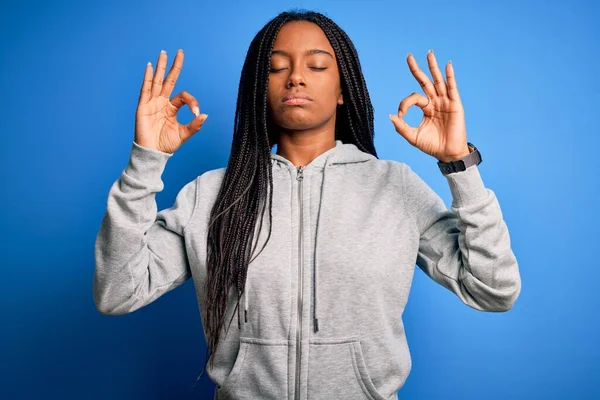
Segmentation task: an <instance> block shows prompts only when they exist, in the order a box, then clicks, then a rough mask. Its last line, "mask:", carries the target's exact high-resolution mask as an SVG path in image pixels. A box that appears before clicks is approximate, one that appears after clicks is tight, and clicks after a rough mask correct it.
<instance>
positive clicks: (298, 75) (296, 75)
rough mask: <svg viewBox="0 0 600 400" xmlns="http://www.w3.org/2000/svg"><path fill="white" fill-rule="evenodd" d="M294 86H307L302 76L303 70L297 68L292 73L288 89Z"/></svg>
mask: <svg viewBox="0 0 600 400" xmlns="http://www.w3.org/2000/svg"><path fill="white" fill-rule="evenodd" d="M294 86H306V83H305V82H304V76H303V75H302V68H300V67H295V68H293V69H292V71H291V72H290V76H289V77H288V82H287V87H288V89H289V88H291V87H294Z"/></svg>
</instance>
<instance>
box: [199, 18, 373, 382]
mask: <svg viewBox="0 0 600 400" xmlns="http://www.w3.org/2000/svg"><path fill="white" fill-rule="evenodd" d="M291 21H309V22H313V23H315V24H317V25H318V26H319V27H320V28H321V29H322V30H323V32H324V33H325V35H326V36H327V38H328V40H329V42H330V43H331V46H332V48H333V50H334V52H335V56H336V58H337V63H338V68H339V71H340V82H341V87H342V93H343V96H344V104H343V105H341V106H339V107H338V109H337V114H338V115H337V118H336V126H335V139H336V140H341V141H342V142H344V143H352V144H354V145H356V147H357V148H359V149H360V150H362V151H364V152H367V153H370V154H372V155H374V156H375V157H377V154H376V151H375V147H374V144H373V138H374V129H373V106H372V104H371V100H370V97H369V93H368V91H367V86H366V83H365V80H364V77H363V74H362V70H361V66H360V62H359V59H358V54H357V52H356V49H355V48H354V45H353V44H352V41H351V40H350V38H349V37H348V35H347V34H346V33H345V32H344V31H343V30H342V29H341V28H340V27H339V26H338V25H337V24H336V23H335V22H333V21H332V20H331V19H329V18H328V17H326V16H324V15H323V14H320V13H317V12H313V11H287V12H282V13H281V14H279V15H278V16H276V17H275V18H273V19H272V20H270V21H269V22H268V23H267V24H266V25H265V26H264V27H263V28H262V29H261V30H260V31H259V32H258V33H257V34H256V36H255V37H254V39H253V40H252V42H251V43H250V47H249V49H248V52H247V55H246V60H245V62H244V66H243V68H242V73H241V78H240V83H239V89H238V97H237V105H236V114H235V121H234V133H233V141H232V145H231V154H230V157H229V162H228V164H227V167H226V169H225V175H224V178H223V181H222V184H221V188H220V191H219V194H218V196H217V199H216V201H215V203H214V205H213V208H212V211H211V215H210V222H209V227H208V237H207V259H206V265H207V280H206V287H205V290H204V296H205V298H204V301H205V305H206V315H205V318H204V328H205V331H206V336H207V344H208V347H207V359H208V353H209V352H210V353H211V354H214V352H215V351H216V349H217V345H218V343H219V339H220V334H221V330H222V329H223V327H224V325H225V314H226V310H227V304H228V299H229V295H230V287H231V286H235V290H236V293H237V298H238V300H237V302H238V306H237V307H236V310H237V309H238V308H239V299H240V298H241V296H242V294H243V291H244V286H245V281H246V274H247V270H248V265H249V264H250V263H251V262H252V260H253V259H251V256H252V255H253V254H254V252H255V250H256V245H255V247H254V248H253V249H252V250H251V247H252V242H253V238H254V233H255V226H256V223H257V220H259V222H260V226H259V229H258V232H260V228H261V227H262V221H263V218H264V213H265V210H266V207H265V205H266V197H267V194H269V196H268V205H269V207H268V210H269V221H271V220H272V212H271V207H272V202H273V190H272V189H273V176H272V164H271V158H270V154H271V150H272V148H273V146H274V145H275V144H277V143H278V130H277V126H275V124H273V123H272V121H271V119H270V117H269V115H268V112H267V89H268V83H269V71H270V64H271V52H272V49H273V43H274V42H275V38H276V36H277V33H278V32H279V30H280V29H281V27H282V26H283V25H284V24H285V23H287V22H291ZM259 214H260V219H259ZM270 226H271V224H269V234H268V237H267V240H266V242H268V240H269V238H270V237H271V228H270ZM266 242H265V245H266ZM263 248H264V245H263V247H262V248H261V251H262V249H263ZM259 253H260V252H259ZM234 314H235V311H234ZM231 320H233V315H232V319H231ZM231 320H230V321H229V325H231ZM239 321H240V315H239V312H238V324H239V323H240V322H239ZM229 325H228V327H227V329H226V330H225V334H226V332H227V330H228V329H229ZM213 361H214V360H213V359H211V365H212V363H213ZM203 373H204V372H203Z"/></svg>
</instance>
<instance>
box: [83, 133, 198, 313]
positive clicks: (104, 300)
mask: <svg viewBox="0 0 600 400" xmlns="http://www.w3.org/2000/svg"><path fill="white" fill-rule="evenodd" d="M171 156H172V153H164V152H161V151H158V150H154V149H149V148H146V147H142V146H140V145H138V144H137V143H136V142H133V144H132V149H131V153H130V156H129V162H128V164H127V166H126V167H125V169H124V170H123V171H122V173H121V175H120V177H119V178H118V179H117V181H116V182H114V183H113V184H112V186H111V188H110V191H109V193H108V201H107V208H106V212H105V214H104V217H103V219H102V222H101V225H100V230H99V232H98V235H97V237H96V242H95V263H96V264H95V271H94V279H93V296H94V302H95V305H96V308H97V309H98V311H99V312H100V313H102V314H111V315H121V314H126V313H130V312H133V311H135V310H137V309H139V308H141V307H143V306H145V305H147V304H149V303H151V302H153V301H154V300H156V299H157V298H158V297H160V296H161V295H163V294H164V293H166V292H168V291H170V290H172V289H175V288H176V287H178V286H180V285H181V284H183V283H184V282H185V281H186V280H187V279H188V278H189V277H190V276H191V272H190V267H189V264H188V258H187V254H186V249H185V241H184V233H185V227H186V224H187V223H188V221H189V220H190V219H191V216H192V214H193V212H194V208H195V203H196V183H197V182H196V181H197V179H195V180H193V181H191V182H189V183H188V184H186V185H185V186H184V187H183V188H182V189H181V191H180V192H179V193H178V194H177V197H176V200H175V204H174V205H173V206H172V207H171V208H167V209H164V210H162V211H160V212H157V205H156V200H155V195H156V193H157V192H160V191H162V190H163V187H164V185H163V182H162V180H161V176H162V173H163V171H164V169H165V165H166V163H167V161H168V159H169V158H170V157H171Z"/></svg>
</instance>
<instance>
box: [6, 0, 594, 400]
mask: <svg viewBox="0 0 600 400" xmlns="http://www.w3.org/2000/svg"><path fill="white" fill-rule="evenodd" d="M290 7H302V8H309V9H314V10H317V11H321V12H324V13H326V14H327V15H329V16H330V17H331V18H333V19H334V21H336V22H337V23H338V24H339V25H340V26H341V27H342V28H343V29H345V30H346V32H347V33H348V34H349V36H350V37H351V38H352V40H353V41H354V43H355V45H356V47H357V49H358V51H359V56H360V58H361V62H362V65H363V68H364V73H365V76H366V80H367V83H368V87H369V90H370V93H371V97H372V101H373V104H374V107H375V128H376V136H375V137H376V140H375V141H376V143H375V144H376V148H377V150H378V152H379V156H380V158H384V159H394V160H399V161H403V162H406V163H408V164H409V165H411V167H412V168H413V169H414V170H415V171H416V172H417V173H418V174H419V175H420V176H421V177H422V178H423V179H424V180H425V181H426V182H427V183H428V184H429V185H430V186H431V187H432V188H433V189H434V190H435V191H436V192H437V193H438V194H439V195H440V196H441V197H442V198H443V199H444V200H445V202H446V204H447V205H449V204H450V202H451V197H450V190H449V187H448V185H447V182H446V180H445V178H443V176H442V175H441V174H440V171H439V170H438V168H437V166H436V163H435V160H434V159H433V158H432V157H431V156H429V155H426V154H425V153H422V152H420V151H419V150H418V149H416V148H413V147H412V146H410V145H409V144H408V143H407V142H406V141H405V140H404V139H403V138H402V137H401V136H400V135H399V134H397V133H396V132H395V131H394V129H393V127H392V124H391V122H390V121H389V119H388V114H389V113H391V112H395V111H396V110H397V107H398V104H399V102H400V101H401V100H402V99H403V98H404V97H406V96H408V95H409V94H410V93H412V92H414V91H419V92H420V87H419V85H418V83H417V81H416V80H415V79H414V77H413V76H412V74H411V73H410V71H409V69H408V66H407V64H406V61H405V59H406V54H407V52H409V51H410V52H412V53H413V54H414V55H415V56H416V58H417V61H418V62H419V65H420V66H421V67H422V68H423V69H424V70H425V71H426V73H427V74H428V76H430V75H429V71H428V69H427V63H426V58H425V56H426V53H427V50H428V49H429V48H433V49H434V51H435V53H436V56H437V58H438V61H439V63H440V65H444V64H445V63H446V62H447V61H448V60H449V59H451V60H452V61H453V65H454V68H455V72H456V79H457V82H458V87H459V91H460V94H461V97H462V100H463V105H464V107H465V112H466V120H467V139H468V140H469V141H471V142H473V143H475V144H476V145H477V146H478V147H479V149H480V150H481V152H482V155H483V159H484V161H483V163H482V164H481V165H480V171H481V174H482V177H483V179H484V182H485V184H486V186H487V187H488V188H490V189H492V190H494V192H495V194H496V196H497V197H498V199H499V202H500V205H501V207H502V211H503V215H504V219H505V221H506V223H507V225H508V227H509V231H510V234H511V241H512V245H513V250H514V252H515V254H516V255H517V258H518V261H519V266H520V271H521V276H522V282H523V286H522V293H521V296H520V298H519V299H518V300H517V303H516V304H515V306H514V308H513V309H512V310H511V311H510V312H508V313H501V314H495V313H481V312H477V311H475V310H473V309H470V308H469V307H467V306H465V305H464V304H462V303H461V302H460V301H459V300H458V298H456V297H455V296H454V295H453V294H452V293H451V292H449V291H447V290H446V289H444V288H443V287H441V286H440V285H437V284H435V283H434V282H433V281H432V280H430V279H429V278H427V277H426V276H425V274H423V273H422V272H421V271H417V273H416V276H415V281H414V284H413V287H412V291H411V294H410V300H409V303H408V307H407V309H406V313H405V315H404V318H405V323H406V331H407V336H408V340H409V345H410V349H411V352H412V357H413V369H412V372H411V374H410V376H409V378H408V380H407V382H406V384H405V386H404V387H403V388H402V389H401V391H400V397H401V398H403V399H533V398H544V399H565V398H569V399H591V398H599V397H600V387H599V386H598V385H597V382H595V380H596V379H597V378H598V376H599V375H600V367H599V366H598V364H599V361H600V349H599V346H598V342H597V341H598V339H599V338H600V324H599V321H598V315H599V311H598V309H599V305H600V304H599V300H600V296H599V295H598V292H599V290H598V287H597V285H598V281H599V279H600V273H599V272H598V271H599V267H600V265H599V262H598V240H597V239H598V234H597V232H598V226H599V223H600V220H599V212H598V206H599V205H600V202H599V201H598V195H599V189H600V187H599V184H600V179H599V178H598V174H599V172H598V163H597V161H596V160H597V159H598V148H599V145H600V141H599V139H598V136H599V135H598V128H597V126H598V121H597V118H598V115H599V113H598V104H600V83H599V79H598V74H597V66H598V61H599V60H598V47H597V46H598V42H599V39H600V35H599V28H598V24H597V21H598V18H599V17H600V13H599V6H598V3H594V2H592V1H570V2H567V1H529V2H518V1H503V2H485V3H484V2H476V1H428V2H417V1H412V2H408V1H379V2H377V1H371V2H366V1H364V2H359V1H339V2H334V1H324V0H321V1H299V2H296V3H292V2H285V1H262V2H260V3H258V2H254V3H252V2H244V3H241V2H240V3H236V2H200V1H185V0H180V1H177V2H171V3H168V2H158V1H155V2H126V3H125V2H123V3H121V2H116V1H103V2H93V3H87V2H86V3H85V4H84V2H75V1H71V2H65V1H56V2H32V1H19V2H16V1H12V2H10V1H4V2H3V3H2V6H0V30H1V45H2V55H1V57H2V62H1V67H0V68H1V74H0V83H1V84H0V87H1V88H2V96H0V110H1V111H0V113H1V115H2V119H1V122H2V127H1V130H0V132H2V133H1V134H2V141H1V143H0V146H1V148H2V157H1V159H0V162H1V163H2V166H1V168H0V170H1V171H2V192H3V193H4V194H3V195H2V196H1V201H2V204H1V207H0V209H1V210H2V215H1V217H2V224H1V226H0V229H1V241H0V243H1V246H2V254H3V257H2V261H1V264H2V266H1V268H0V274H1V276H0V279H1V282H2V290H0V307H1V326H2V328H1V329H0V335H1V336H0V346H1V356H0V359H1V360H2V361H1V362H0V368H1V371H0V383H1V384H0V398H3V399H34V398H47V399H53V398H62V399H67V398H68V399H84V398H85V399H105V398H109V397H110V398H112V399H142V398H143V399H166V398H181V399H185V398H190V399H191V398H210V395H211V394H212V389H213V384H212V383H211V382H210V380H209V379H208V376H207V375H205V376H204V377H203V378H202V379H201V380H200V381H199V382H198V384H197V385H196V386H193V384H194V382H195V379H196V377H197V376H198V374H199V373H200V372H201V371H202V368H203V363H204V356H205V348H206V347H205V346H206V343H205V339H204V336H203V333H202V326H201V322H200V316H199V311H198V309H197V303H196V299H195V294H194V291H193V285H192V282H191V281H188V282H187V283H186V284H184V285H183V286H182V287H180V288H179V289H177V290H174V291H172V292H169V293H168V294H166V295H164V296H163V297H161V298H160V299H159V300H158V301H156V302H154V303H152V304H150V305H148V306H147V307H144V308H143V309H141V310H139V311H137V312H135V313H132V314H128V315H126V316H122V317H109V316H103V315H101V314H99V313H98V312H97V311H96V309H95V307H94V303H93V299H92V277H93V271H94V253H93V250H94V241H95V237H96V234H97V231H98V228H99V225H100V221H101V219H102V216H103V213H104V211H105V207H106V198H107V194H108V190H109V188H110V185H111V184H112V183H113V182H114V180H116V179H117V178H118V176H119V174H120V173H121V171H122V169H123V168H124V167H125V165H126V162H127V159H128V156H129V151H130V149H131V142H132V140H133V126H134V116H135V109H136V105H137V97H138V93H139V88H140V85H141V82H142V78H143V71H144V68H145V65H146V63H147V62H148V61H152V63H153V64H154V65H155V63H156V59H157V57H158V53H159V52H160V50H161V49H165V50H166V51H167V52H168V55H169V61H168V65H169V66H170V65H171V62H172V56H173V55H174V54H175V52H176V50H177V49H178V48H183V49H184V51H185V63H184V67H183V71H182V74H181V76H180V78H179V81H178V82H177V86H176V87H175V90H174V92H173V94H176V93H178V92H179V91H181V90H187V91H189V92H190V93H192V94H193V95H195V96H196V97H197V98H198V99H199V101H200V105H201V110H202V112H205V113H208V114H209V118H208V120H207V123H206V125H205V127H204V128H203V129H202V131H200V132H199V133H198V134H197V136H195V137H193V138H192V139H191V140H189V141H188V142H187V143H186V144H185V145H184V146H183V147H182V148H181V149H180V150H178V151H177V153H176V154H175V155H174V157H172V158H171V160H170V161H169V163H168V165H167V168H166V170H165V172H164V174H163V180H164V182H165V189H164V191H163V192H161V193H159V194H158V195H157V202H158V206H159V208H160V209H162V208H165V207H169V206H170V205H171V204H172V202H173V201H174V199H175V195H176V194H177V192H178V191H179V190H180V189H181V187H182V186H183V185H184V184H185V183H187V182H189V181H190V180H192V179H194V178H195V177H196V176H197V175H199V174H201V173H203V172H205V171H207V170H209V169H213V168H218V167H222V166H225V165H226V162H227V159H228V155H229V151H230V146H231V139H232V128H233V117H234V111H235V101H236V95H237V85H238V82H239V74H240V71H241V66H242V64H243V61H244V58H245V55H246V51H247V48H248V45H249V43H250V40H251V39H252V37H253V36H254V35H255V34H256V32H257V31H258V30H259V29H260V28H261V27H262V26H263V25H264V24H265V23H266V22H267V21H268V20H269V19H270V18H272V17H274V16H275V15H276V14H278V13H279V12H280V11H284V10H287V9H288V8H290ZM191 119H192V114H191V112H190V111H189V110H188V109H187V108H183V109H182V111H181V112H180V121H182V122H183V123H187V122H189V121H190V120H191ZM406 119H407V121H408V122H409V123H410V124H411V125H413V126H417V125H418V123H419V121H420V119H421V112H420V110H419V109H418V108H417V107H413V108H411V109H410V110H409V112H408V115H407V117H406Z"/></svg>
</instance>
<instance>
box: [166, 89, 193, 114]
mask: <svg viewBox="0 0 600 400" xmlns="http://www.w3.org/2000/svg"><path fill="white" fill-rule="evenodd" d="M171 104H173V106H175V109H176V111H175V112H177V111H179V109H180V108H181V106H183V105H184V104H187V105H188V107H189V108H190V110H191V111H192V113H193V114H194V115H195V116H198V115H200V104H199V103H198V100H196V98H195V97H194V96H192V95H191V94H189V93H188V92H186V91H183V92H181V93H179V94H178V95H177V96H175V97H173V98H172V99H171Z"/></svg>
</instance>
